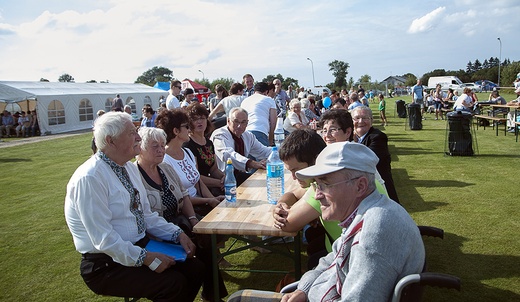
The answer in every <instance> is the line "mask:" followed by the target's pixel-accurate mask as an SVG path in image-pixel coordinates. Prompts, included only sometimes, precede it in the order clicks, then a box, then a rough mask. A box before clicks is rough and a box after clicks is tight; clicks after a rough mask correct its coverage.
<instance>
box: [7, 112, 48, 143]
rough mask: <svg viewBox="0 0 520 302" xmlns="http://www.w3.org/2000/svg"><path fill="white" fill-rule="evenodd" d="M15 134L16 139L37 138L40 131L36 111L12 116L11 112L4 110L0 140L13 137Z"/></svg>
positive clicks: (16, 113)
mask: <svg viewBox="0 0 520 302" xmlns="http://www.w3.org/2000/svg"><path fill="white" fill-rule="evenodd" d="M13 130H14V132H15V135H14V136H15V137H30V136H37V135H38V134H39V133H38V132H39V131H40V127H39V125H38V116H37V115H36V110H32V111H28V112H27V113H26V112H25V111H22V112H18V111H17V112H15V113H14V114H11V112H10V111H8V110H4V112H3V113H2V120H1V124H0V138H2V137H3V136H5V137H12V132H13Z"/></svg>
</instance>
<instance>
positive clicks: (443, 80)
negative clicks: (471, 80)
mask: <svg viewBox="0 0 520 302" xmlns="http://www.w3.org/2000/svg"><path fill="white" fill-rule="evenodd" d="M437 84H440V85H441V90H443V91H446V90H448V88H451V89H453V91H458V92H459V93H462V90H463V89H464V84H463V83H462V81H461V80H460V79H459V78H457V77H456V76H442V77H430V78H429V79H428V89H435V87H436V86H437Z"/></svg>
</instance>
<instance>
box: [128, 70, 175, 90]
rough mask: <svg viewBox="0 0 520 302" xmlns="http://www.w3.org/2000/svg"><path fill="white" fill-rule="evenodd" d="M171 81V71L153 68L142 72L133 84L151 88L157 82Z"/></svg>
mask: <svg viewBox="0 0 520 302" xmlns="http://www.w3.org/2000/svg"><path fill="white" fill-rule="evenodd" d="M172 79H173V71H171V70H170V69H168V68H166V67H159V66H154V67H152V68H151V69H148V70H147V71H145V72H143V74H142V75H140V76H139V77H138V78H137V80H135V82H134V83H142V84H145V85H148V86H153V85H155V83H157V82H170V81H171V80H172Z"/></svg>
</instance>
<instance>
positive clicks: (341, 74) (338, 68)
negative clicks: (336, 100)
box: [329, 60, 350, 90]
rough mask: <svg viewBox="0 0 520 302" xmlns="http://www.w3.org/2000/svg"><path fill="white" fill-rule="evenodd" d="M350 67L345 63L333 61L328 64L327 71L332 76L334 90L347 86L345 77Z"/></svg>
mask: <svg viewBox="0 0 520 302" xmlns="http://www.w3.org/2000/svg"><path fill="white" fill-rule="evenodd" d="M349 68H350V65H349V64H348V63H347V62H343V61H338V60H334V61H332V62H330V63H329V71H332V75H333V76H334V78H335V80H334V88H335V89H336V90H341V89H342V88H345V87H346V86H347V82H346V80H347V75H348V69H349Z"/></svg>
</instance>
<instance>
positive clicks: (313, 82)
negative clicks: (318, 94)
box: [307, 58, 316, 87]
mask: <svg viewBox="0 0 520 302" xmlns="http://www.w3.org/2000/svg"><path fill="white" fill-rule="evenodd" d="M307 60H309V61H311V68H312V86H313V87H316V81H315V80H314V63H313V62H312V60H311V59H310V58H307Z"/></svg>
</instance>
